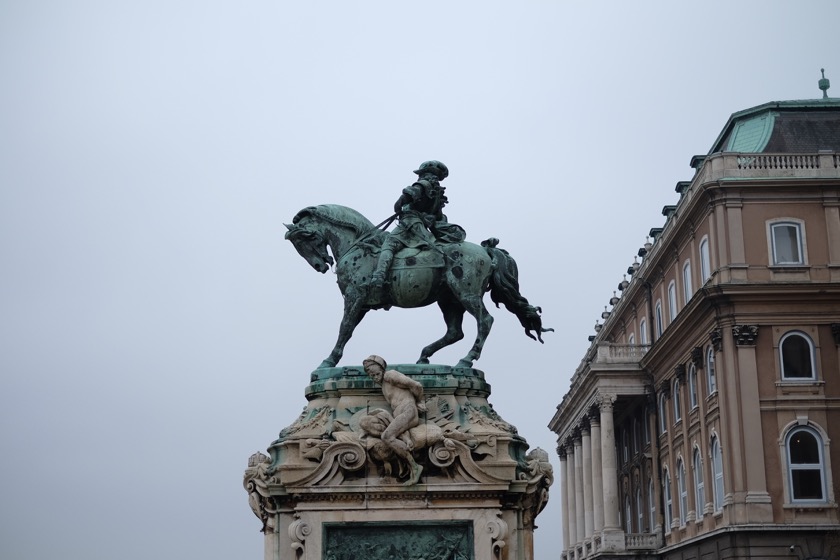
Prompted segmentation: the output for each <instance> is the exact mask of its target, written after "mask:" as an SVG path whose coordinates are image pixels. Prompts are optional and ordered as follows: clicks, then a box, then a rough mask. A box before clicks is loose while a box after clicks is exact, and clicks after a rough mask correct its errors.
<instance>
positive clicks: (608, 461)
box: [598, 394, 624, 551]
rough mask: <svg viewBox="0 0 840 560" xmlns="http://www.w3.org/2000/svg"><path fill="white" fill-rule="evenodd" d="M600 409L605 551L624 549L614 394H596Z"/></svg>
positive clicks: (602, 537) (602, 542)
mask: <svg viewBox="0 0 840 560" xmlns="http://www.w3.org/2000/svg"><path fill="white" fill-rule="evenodd" d="M598 400H599V402H598V405H599V408H600V410H601V472H602V475H603V483H604V484H603V486H604V530H603V533H602V535H601V547H602V548H603V550H605V551H616V550H624V531H622V530H621V525H620V524H619V521H618V508H619V500H618V460H617V457H616V452H615V425H614V420H613V402H615V395H610V394H601V395H598Z"/></svg>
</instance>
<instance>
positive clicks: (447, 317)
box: [417, 300, 466, 364]
mask: <svg viewBox="0 0 840 560" xmlns="http://www.w3.org/2000/svg"><path fill="white" fill-rule="evenodd" d="M438 307H440V310H441V312H443V320H444V321H445V322H446V334H444V335H443V336H442V337H441V338H439V339H438V340H436V341H434V342H432V343H431V344H429V345H428V346H426V347H425V348H423V351H422V352H421V353H420V359H419V360H417V363H418V364H428V363H429V358H430V357H431V356H432V354H434V353H435V352H437V351H438V350H440V349H441V348H444V347H446V346H449V345H451V344H455V343H456V342H458V341H459V340H461V339H462V338H464V330H463V329H462V328H461V326H462V324H463V320H464V312H465V311H466V310H465V309H464V307H463V306H462V305H461V304H460V303H458V302H457V301H455V300H438Z"/></svg>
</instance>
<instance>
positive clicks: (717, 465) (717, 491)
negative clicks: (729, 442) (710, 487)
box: [712, 437, 723, 511]
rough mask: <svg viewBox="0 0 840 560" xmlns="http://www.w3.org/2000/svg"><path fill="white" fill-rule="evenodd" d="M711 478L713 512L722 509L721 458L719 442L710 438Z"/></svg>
mask: <svg viewBox="0 0 840 560" xmlns="http://www.w3.org/2000/svg"><path fill="white" fill-rule="evenodd" d="M712 476H713V477H714V479H715V480H714V495H713V497H714V505H715V511H720V510H722V509H723V458H722V457H721V455H720V442H719V441H718V438H717V437H712Z"/></svg>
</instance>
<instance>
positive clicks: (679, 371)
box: [674, 364, 685, 383]
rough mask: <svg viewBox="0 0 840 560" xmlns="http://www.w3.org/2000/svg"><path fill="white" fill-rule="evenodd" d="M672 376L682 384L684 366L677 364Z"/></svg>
mask: <svg viewBox="0 0 840 560" xmlns="http://www.w3.org/2000/svg"><path fill="white" fill-rule="evenodd" d="M674 375H676V376H677V380H678V381H679V382H680V383H682V382H683V380H684V379H685V364H677V365H676V367H675V368H674Z"/></svg>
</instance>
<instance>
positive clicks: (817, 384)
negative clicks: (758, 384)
mask: <svg viewBox="0 0 840 560" xmlns="http://www.w3.org/2000/svg"><path fill="white" fill-rule="evenodd" d="M776 389H778V390H779V391H781V393H782V394H783V395H818V394H820V393H822V392H823V391H824V390H825V381H823V380H821V379H820V380H817V379H813V380H807V379H805V380H801V381H800V380H782V381H776Z"/></svg>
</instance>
